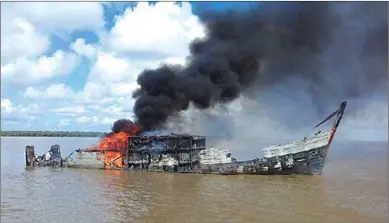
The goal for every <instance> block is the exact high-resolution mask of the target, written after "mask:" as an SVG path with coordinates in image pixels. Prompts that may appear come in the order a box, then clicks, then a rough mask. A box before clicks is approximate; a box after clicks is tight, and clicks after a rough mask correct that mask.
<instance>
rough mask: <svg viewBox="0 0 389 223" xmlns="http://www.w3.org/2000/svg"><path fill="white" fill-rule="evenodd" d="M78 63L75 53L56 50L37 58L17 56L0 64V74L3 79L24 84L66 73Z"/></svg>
mask: <svg viewBox="0 0 389 223" xmlns="http://www.w3.org/2000/svg"><path fill="white" fill-rule="evenodd" d="M78 64H79V58H78V57H77V55H76V54H74V53H68V52H63V51H62V50H58V51H56V52H55V53H54V54H53V56H51V57H47V56H41V57H39V58H38V59H37V60H33V59H27V58H25V57H20V58H17V59H15V60H14V61H12V62H10V63H8V64H6V65H4V66H3V65H2V66H1V75H2V79H3V80H9V81H11V82H12V83H16V84H22V85H26V84H31V83H37V82H39V81H42V80H47V79H51V78H53V77H55V76H62V75H68V74H70V73H71V72H72V71H73V70H74V69H75V68H76V66H77V65H78Z"/></svg>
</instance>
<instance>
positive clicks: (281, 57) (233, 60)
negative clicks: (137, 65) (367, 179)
mask: <svg viewBox="0 0 389 223" xmlns="http://www.w3.org/2000/svg"><path fill="white" fill-rule="evenodd" d="M387 9H388V5H387V3H386V2H379V3H378V2H374V3H373V2H363V3H324V2H293V3H269V2H266V3H258V6H257V7H254V8H252V9H250V10H245V11H229V12H210V13H206V14H204V15H202V16H201V17H200V18H201V19H202V22H203V23H204V25H205V27H206V30H207V35H206V37H205V38H204V39H197V40H195V41H193V43H192V44H191V45H190V46H189V47H190V56H189V57H188V58H187V64H186V65H185V66H183V67H182V66H179V65H163V66H161V67H159V68H157V69H154V70H145V71H143V72H142V73H141V74H140V75H139V76H138V80H137V81H138V84H139V85H140V89H138V90H137V91H135V92H134V94H133V97H134V98H135V99H136V101H135V106H134V114H135V116H136V122H137V124H139V125H140V126H142V127H143V128H144V129H147V130H151V129H158V128H161V127H165V126H166V124H167V123H168V122H171V123H175V124H177V123H179V122H180V121H181V120H182V111H186V110H188V108H195V109H194V110H196V111H202V112H191V115H197V117H199V119H201V120H202V122H201V123H202V124H205V125H204V126H203V127H202V130H203V131H206V129H211V128H209V127H210V126H211V124H210V123H212V125H214V126H217V128H218V129H219V131H224V130H225V129H231V128H232V126H230V125H231V123H228V122H226V120H227V119H231V116H230V115H228V114H229V113H228V112H229V109H230V108H231V105H234V103H235V102H236V101H235V99H237V98H240V99H241V98H246V99H244V100H243V101H245V102H244V103H240V107H241V108H240V109H241V110H240V111H239V112H235V113H234V114H238V113H241V116H240V117H236V116H235V117H234V118H236V119H239V122H240V123H244V125H248V126H250V124H251V125H253V124H254V123H252V122H250V121H249V120H250V119H249V117H253V116H259V115H260V114H265V113H266V115H269V114H270V116H268V117H275V116H277V118H280V120H281V121H282V119H286V118H288V119H289V121H288V124H289V127H293V126H295V125H301V120H300V119H297V118H296V119H293V118H292V119H293V120H290V119H291V117H295V116H294V115H296V116H297V115H300V116H304V115H302V114H301V110H306V111H308V110H309V113H312V112H313V114H314V116H315V117H316V116H323V115H325V114H324V112H328V109H330V110H332V109H336V108H337V106H338V104H339V103H340V102H341V101H343V100H348V99H353V98H360V97H364V96H366V95H368V94H369V93H370V92H371V91H373V90H376V89H378V88H387V70H388V67H387V66H388V65H387V63H388V41H387V40H388V20H387V18H388V13H387ZM280 95H282V97H281V96H280ZM241 101H242V100H241ZM264 104H266V105H267V106H264ZM290 105H294V107H295V108H296V110H294V111H290V110H289V111H288V112H289V113H288V114H286V113H285V111H284V112H282V111H280V109H281V110H282V108H286V107H288V106H290ZM234 106H235V107H236V105H234ZM232 107H233V106H232ZM238 107H239V106H238ZM265 107H266V109H265ZM275 108H277V109H275ZM297 108H298V109H297ZM210 109H212V110H213V111H219V113H221V114H222V115H221V116H218V115H209V110H210ZM190 110H191V109H190ZM192 110H193V109H192ZM204 111H205V112H204ZM299 113H300V114H299ZM307 113H308V112H307ZM281 114H282V115H281ZM205 116H206V117H208V118H204V117H205ZM215 117H220V118H215ZM223 117H224V118H223ZM226 117H228V118H226ZM304 118H306V120H308V122H309V121H310V120H309V115H308V117H307V116H304ZM195 119H196V118H195ZM261 121H262V122H263V123H265V122H266V121H267V122H271V121H270V120H261ZM261 121H259V122H256V123H257V124H258V125H261ZM316 121H318V120H316ZM312 124H313V123H312ZM223 125H224V126H223ZM272 125H277V124H275V123H273V124H272ZM222 126H223V128H220V127H222ZM209 131H212V130H209ZM238 131H239V130H238ZM214 132H215V131H214ZM216 132H217V131H216Z"/></svg>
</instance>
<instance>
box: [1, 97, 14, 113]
mask: <svg viewBox="0 0 389 223" xmlns="http://www.w3.org/2000/svg"><path fill="white" fill-rule="evenodd" d="M13 110H14V107H13V104H12V102H11V100H9V99H8V98H2V99H1V112H2V113H11V112H12V111H13Z"/></svg>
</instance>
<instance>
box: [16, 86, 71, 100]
mask: <svg viewBox="0 0 389 223" xmlns="http://www.w3.org/2000/svg"><path fill="white" fill-rule="evenodd" d="M23 95H24V96H25V97H29V98H33V99H73V98H74V96H75V93H74V92H73V90H72V89H71V88H69V87H68V86H66V85H65V84H53V85H51V86H49V87H47V88H46V89H42V88H34V87H28V88H27V89H26V91H25V92H24V94H23Z"/></svg>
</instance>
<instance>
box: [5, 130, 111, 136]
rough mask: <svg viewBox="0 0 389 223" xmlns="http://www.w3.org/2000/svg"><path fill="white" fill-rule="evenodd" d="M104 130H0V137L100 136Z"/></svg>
mask: <svg viewBox="0 0 389 223" xmlns="http://www.w3.org/2000/svg"><path fill="white" fill-rule="evenodd" d="M105 134H106V133H105V132H79V131H74V132H73V131H72V132H70V131H1V136H2V137H8V136H12V137H102V136H104V135H105Z"/></svg>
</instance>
